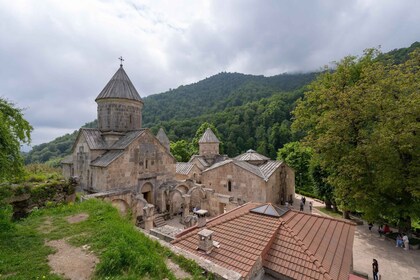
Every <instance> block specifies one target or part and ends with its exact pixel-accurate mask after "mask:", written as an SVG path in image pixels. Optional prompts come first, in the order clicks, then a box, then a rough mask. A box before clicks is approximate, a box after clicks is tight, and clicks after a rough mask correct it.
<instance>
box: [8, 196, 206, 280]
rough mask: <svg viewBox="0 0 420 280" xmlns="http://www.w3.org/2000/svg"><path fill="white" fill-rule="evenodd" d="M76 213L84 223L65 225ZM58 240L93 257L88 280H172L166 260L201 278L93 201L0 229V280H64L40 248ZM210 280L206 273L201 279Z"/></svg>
mask: <svg viewBox="0 0 420 280" xmlns="http://www.w3.org/2000/svg"><path fill="white" fill-rule="evenodd" d="M80 214H83V215H85V217H86V216H87V219H86V220H83V221H80V222H77V223H70V222H69V217H71V216H74V215H80ZM63 239H64V240H65V242H66V243H69V244H70V245H71V246H74V247H82V246H83V247H84V248H86V249H84V250H89V251H91V252H92V253H93V254H94V255H96V256H97V257H98V259H99V263H98V264H97V265H96V268H95V269H94V276H93V279H114V280H118V279H159V280H160V279H176V277H175V276H174V274H173V273H172V272H171V271H170V270H169V269H168V268H167V266H166V264H165V260H166V259H168V258H170V259H171V260H172V261H173V262H175V263H178V265H180V266H181V267H182V268H183V269H184V270H186V271H188V272H189V273H190V274H191V276H192V278H193V279H206V277H204V276H203V271H202V270H201V269H200V268H199V266H198V265H197V264H196V263H195V262H193V261H190V260H187V259H185V258H183V257H182V256H177V255H174V254H173V253H172V252H170V251H169V250H168V249H165V248H163V247H162V246H161V245H160V244H159V243H158V242H157V241H152V240H150V239H149V238H147V237H146V236H145V235H144V234H142V233H140V232H139V231H138V230H136V229H135V228H134V226H133V225H132V224H131V222H130V221H129V219H128V218H123V217H121V216H120V215H119V213H118V211H117V210H116V209H115V208H114V207H112V206H111V205H110V204H108V203H105V202H102V201H100V200H96V199H92V200H88V201H85V202H82V203H77V204H69V205H61V206H57V207H53V208H49V209H42V210H37V211H34V212H33V213H32V215H30V216H29V217H28V218H26V219H24V220H22V221H20V222H16V223H13V224H12V226H11V227H10V228H8V229H7V230H1V231H0V278H2V279H3V277H4V279H64V278H63V277H62V276H60V275H58V274H54V273H52V272H51V268H50V267H49V265H48V255H50V254H53V253H54V249H53V248H51V247H50V246H47V245H46V243H48V242H49V241H52V240H63ZM87 248H89V249H87ZM68 261H71V259H69V260H68ZM211 278H212V275H210V274H209V275H208V276H207V279H211Z"/></svg>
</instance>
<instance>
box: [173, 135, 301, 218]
mask: <svg viewBox="0 0 420 280" xmlns="http://www.w3.org/2000/svg"><path fill="white" fill-rule="evenodd" d="M219 143H220V141H219V139H217V137H216V135H215V134H214V133H213V131H212V130H211V129H210V128H208V129H207V130H206V131H205V133H204V134H203V136H202V137H201V138H200V140H199V155H194V156H192V157H191V159H190V161H189V162H187V163H184V162H178V163H177V167H176V173H177V175H176V176H177V177H178V178H185V179H186V178H187V179H191V180H194V181H196V182H199V183H201V184H203V185H204V186H206V187H207V188H210V189H212V190H214V192H215V193H217V194H220V195H224V196H227V197H229V200H230V201H235V202H237V203H238V204H239V205H240V204H243V203H245V202H248V201H253V202H270V203H273V204H277V205H281V204H285V203H286V202H287V201H290V200H292V198H293V197H294V194H295V174H294V171H293V169H292V168H290V167H289V166H288V165H287V164H285V163H284V162H282V161H276V160H271V159H269V158H268V157H266V156H263V155H261V154H259V153H257V152H255V151H254V150H248V151H247V152H246V153H244V154H241V155H239V156H237V157H235V158H229V157H227V156H226V155H220V154H219ZM197 170H200V171H201V172H199V174H197ZM215 203H216V204H215V205H211V206H210V208H212V209H213V208H216V209H218V211H217V212H218V213H219V214H220V213H223V212H224V211H223V209H224V208H225V207H226V205H225V203H221V202H215Z"/></svg>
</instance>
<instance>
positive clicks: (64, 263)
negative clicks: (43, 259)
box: [46, 239, 99, 280]
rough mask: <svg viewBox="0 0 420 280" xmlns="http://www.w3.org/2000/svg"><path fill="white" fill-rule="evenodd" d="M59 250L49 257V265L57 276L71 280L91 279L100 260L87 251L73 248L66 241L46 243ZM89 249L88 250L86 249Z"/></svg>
mask: <svg viewBox="0 0 420 280" xmlns="http://www.w3.org/2000/svg"><path fill="white" fill-rule="evenodd" d="M46 245H48V246H51V247H53V248H55V249H56V250H57V252H56V253H55V254H52V255H49V256H48V264H49V265H50V267H51V268H52V270H53V272H54V273H56V274H62V275H64V277H66V278H68V279H70V280H88V279H90V278H91V276H92V273H93V271H94V269H95V265H96V264H97V263H98V262H99V260H98V258H97V257H96V256H95V255H93V254H92V253H90V252H88V251H87V250H86V251H85V250H83V249H81V248H78V247H73V246H71V245H69V244H67V242H66V241H65V240H64V239H61V240H52V241H48V242H46ZM86 249H87V248H86Z"/></svg>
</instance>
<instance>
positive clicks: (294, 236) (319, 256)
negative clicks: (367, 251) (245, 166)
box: [173, 203, 355, 280]
mask: <svg viewBox="0 0 420 280" xmlns="http://www.w3.org/2000/svg"><path fill="white" fill-rule="evenodd" d="M257 206H261V204H257V203H247V204H244V205H242V206H241V207H238V208H236V209H234V210H232V211H230V212H227V213H225V214H222V215H220V216H217V217H215V218H213V219H212V220H209V221H208V222H207V225H206V228H207V229H210V230H212V231H213V232H214V233H213V240H214V241H217V242H219V243H220V247H219V248H214V249H213V251H212V252H211V253H210V254H208V255H206V254H205V253H204V252H201V251H197V245H198V235H197V233H198V231H200V230H201V229H202V228H198V227H192V228H190V229H187V230H185V231H183V232H181V233H180V234H179V235H178V236H177V238H176V239H175V240H174V241H173V244H174V245H175V246H177V247H179V248H182V249H184V250H187V251H189V252H191V253H193V254H195V255H199V256H201V257H204V258H206V259H208V260H210V261H212V262H214V263H216V264H218V265H221V266H223V267H225V268H227V269H231V270H234V271H236V272H239V273H240V274H241V275H242V276H243V277H244V278H248V277H249V276H250V275H249V274H250V272H251V270H252V268H253V267H254V266H257V265H258V260H261V261H262V265H263V267H264V268H265V270H266V272H267V273H269V274H272V275H274V276H275V275H277V274H280V275H284V276H287V277H290V278H292V279H339V280H341V279H343V280H344V279H346V280H347V279H348V277H349V273H350V268H351V262H352V248H353V236H354V229H355V227H354V224H353V223H351V222H348V221H344V220H337V219H333V218H328V217H321V216H315V215H311V214H305V213H303V212H298V211H294V210H290V211H288V212H287V213H285V214H284V215H283V216H281V217H280V218H279V217H272V216H267V215H261V214H257V213H252V212H250V210H251V209H253V208H256V207H257Z"/></svg>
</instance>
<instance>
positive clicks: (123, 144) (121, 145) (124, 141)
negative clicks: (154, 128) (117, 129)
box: [109, 128, 146, 150]
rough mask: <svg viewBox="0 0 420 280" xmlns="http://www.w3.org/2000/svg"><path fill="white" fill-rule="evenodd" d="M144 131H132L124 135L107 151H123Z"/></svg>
mask: <svg viewBox="0 0 420 280" xmlns="http://www.w3.org/2000/svg"><path fill="white" fill-rule="evenodd" d="M145 130H146V129H144V128H143V129H139V130H133V131H130V132H127V133H125V135H124V136H123V137H121V138H120V139H119V140H118V141H117V142H115V143H114V144H113V145H112V146H111V147H110V148H109V149H111V150H121V149H122V150H123V149H125V148H127V147H128V145H130V144H131V142H133V141H134V140H135V139H137V137H139V136H140V135H141V134H143V132H144V131H145Z"/></svg>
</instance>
